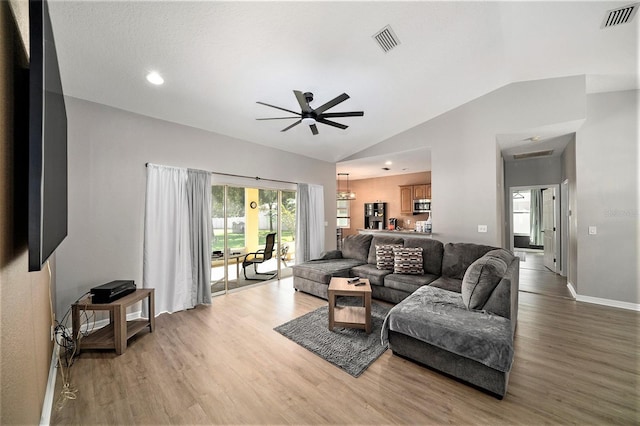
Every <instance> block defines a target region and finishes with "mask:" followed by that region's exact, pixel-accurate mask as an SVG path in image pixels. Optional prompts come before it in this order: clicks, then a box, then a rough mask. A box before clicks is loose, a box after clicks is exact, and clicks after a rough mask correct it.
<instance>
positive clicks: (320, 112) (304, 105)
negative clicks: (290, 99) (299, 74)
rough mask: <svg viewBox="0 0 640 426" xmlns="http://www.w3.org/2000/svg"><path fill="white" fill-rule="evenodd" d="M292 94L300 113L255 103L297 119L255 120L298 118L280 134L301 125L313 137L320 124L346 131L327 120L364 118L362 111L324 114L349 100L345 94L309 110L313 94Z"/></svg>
mask: <svg viewBox="0 0 640 426" xmlns="http://www.w3.org/2000/svg"><path fill="white" fill-rule="evenodd" d="M293 94H294V95H295V97H296V99H297V101H298V104H299V105H300V112H295V111H291V110H290V109H286V108H281V107H279V106H275V105H270V104H267V103H264V102H259V101H258V102H256V103H258V104H260V105H264V106H268V107H271V108H276V109H279V110H281V111H286V112H289V113H291V114H295V115H296V116H297V117H272V118H257V120H285V119H296V118H298V117H300V118H299V119H298V121H296V122H295V123H293V124H291V125H289V126H287V127H285V128H284V129H282V130H281V131H282V132H286V131H287V130H289V129H291V128H292V127H295V126H297V125H298V124H300V123H302V124H304V125H307V126H309V129H311V133H313V134H314V135H317V134H318V133H319V132H318V127H317V126H316V124H317V123H322V124H326V125H327V126H332V127H337V128H338V129H342V130H344V129H346V128H347V127H349V126H347V125H344V124H341V123H337V122H335V121H332V120H327V118H340V117H362V116H364V112H363V111H349V112H325V111H326V110H328V109H330V108H333V107H334V106H336V105H338V104H339V103H342V102H344V101H346V100H347V99H349V95H347V94H346V93H343V94H342V95H340V96H337V97H335V98H333V99H332V100H330V101H329V102H327V103H325V104H323V105H321V106H319V107H318V108H315V109H313V108H311V106H310V105H309V103H310V102H311V101H313V93H311V92H305V93H302V92H301V91H299V90H294V91H293Z"/></svg>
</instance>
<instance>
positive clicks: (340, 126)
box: [301, 117, 349, 130]
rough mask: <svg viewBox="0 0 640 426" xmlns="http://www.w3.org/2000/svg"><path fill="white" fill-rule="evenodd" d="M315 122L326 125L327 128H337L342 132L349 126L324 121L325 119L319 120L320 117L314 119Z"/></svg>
mask: <svg viewBox="0 0 640 426" xmlns="http://www.w3.org/2000/svg"><path fill="white" fill-rule="evenodd" d="M301 121H302V120H301ZM316 121H317V122H318V123H322V124H326V125H328V126H333V127H337V128H338V129H342V130H344V129H346V128H347V127H349V126H345V125H344V124H340V123H336V122H335V121H330V120H326V119H324V118H320V117H318V118H316Z"/></svg>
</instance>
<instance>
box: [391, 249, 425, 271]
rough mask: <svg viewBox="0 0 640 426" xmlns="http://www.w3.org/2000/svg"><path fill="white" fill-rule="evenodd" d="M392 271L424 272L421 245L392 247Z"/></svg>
mask: <svg viewBox="0 0 640 426" xmlns="http://www.w3.org/2000/svg"><path fill="white" fill-rule="evenodd" d="M393 272H394V273H395V274H411V275H422V274H424V269H423V268H422V247H394V248H393Z"/></svg>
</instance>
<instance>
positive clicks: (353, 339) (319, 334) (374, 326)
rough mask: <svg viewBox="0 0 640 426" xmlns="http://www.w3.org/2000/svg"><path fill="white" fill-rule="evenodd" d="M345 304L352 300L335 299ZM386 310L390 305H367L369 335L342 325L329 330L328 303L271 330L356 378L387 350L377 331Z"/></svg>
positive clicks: (380, 326)
mask: <svg viewBox="0 0 640 426" xmlns="http://www.w3.org/2000/svg"><path fill="white" fill-rule="evenodd" d="M345 302H346V303H345ZM347 304H352V303H349V301H339V302H338V305H347ZM389 309H391V307H388V306H383V305H379V304H377V303H372V304H371V334H367V333H365V332H364V330H359V329H354V328H342V327H334V329H333V331H329V327H328V325H329V306H328V305H327V306H322V307H320V308H318V309H316V310H315V311H312V312H309V313H308V314H305V315H303V316H301V317H299V318H296V319H294V320H291V321H289V322H286V323H284V324H282V325H279V326H278V327H276V328H274V330H275V331H277V332H278V333H280V334H282V335H283V336H285V337H288V338H289V339H291V340H293V341H294V342H296V343H297V344H299V345H300V346H302V347H304V348H306V349H308V350H310V351H311V352H313V353H315V354H316V355H319V356H321V357H322V358H324V359H325V360H327V361H329V362H330V363H332V364H333V365H335V366H337V367H340V368H341V369H343V370H344V371H346V372H347V373H349V374H351V375H352V376H353V377H358V376H359V375H360V374H362V373H363V372H364V371H365V370H366V369H367V367H369V366H370V365H371V364H372V363H373V362H374V361H375V360H376V359H378V357H379V356H380V355H382V354H383V353H384V351H386V350H387V346H386V345H385V346H383V345H382V344H381V343H380V330H381V329H382V323H383V321H384V318H385V317H386V315H387V313H388V312H389Z"/></svg>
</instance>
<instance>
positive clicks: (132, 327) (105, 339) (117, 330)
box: [71, 288, 156, 355]
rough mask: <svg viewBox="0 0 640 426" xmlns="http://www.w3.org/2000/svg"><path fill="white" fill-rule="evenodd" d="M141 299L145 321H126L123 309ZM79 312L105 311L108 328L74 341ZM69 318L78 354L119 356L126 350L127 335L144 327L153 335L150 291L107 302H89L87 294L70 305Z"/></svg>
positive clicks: (150, 289)
mask: <svg viewBox="0 0 640 426" xmlns="http://www.w3.org/2000/svg"><path fill="white" fill-rule="evenodd" d="M145 298H147V299H148V303H149V319H148V320H146V319H137V320H133V321H127V308H128V307H129V306H131V305H133V304H134V303H136V302H139V301H141V300H143V299H145ZM82 311H109V325H107V326H105V327H102V328H100V329H98V330H96V331H93V332H91V333H90V334H89V335H87V336H81V338H78V337H79V335H80V327H81V326H82V324H80V313H81V312H82ZM71 315H72V325H73V338H74V339H75V341H76V345H77V351H78V353H79V352H80V350H81V349H115V351H116V353H117V354H118V355H120V354H122V353H123V352H124V351H125V349H127V340H128V339H129V338H130V337H131V336H133V335H134V334H136V333H138V332H139V331H141V330H143V329H144V328H146V327H149V331H150V332H153V329H154V327H155V323H156V318H155V300H154V289H152V288H143V289H139V290H136V291H134V292H133V293H130V294H128V295H126V296H124V297H122V298H120V299H118V300H114V301H113V302H111V303H92V302H91V295H88V296H87V297H85V298H83V299H80V300H78V301H77V302H76V303H74V304H73V305H71Z"/></svg>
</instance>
